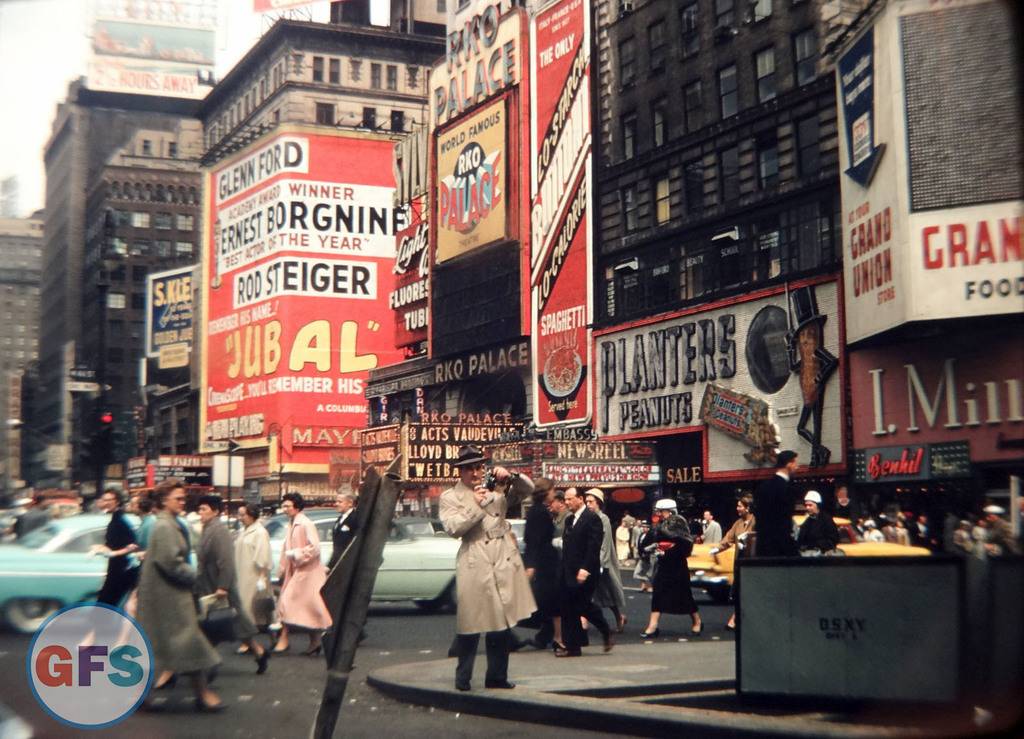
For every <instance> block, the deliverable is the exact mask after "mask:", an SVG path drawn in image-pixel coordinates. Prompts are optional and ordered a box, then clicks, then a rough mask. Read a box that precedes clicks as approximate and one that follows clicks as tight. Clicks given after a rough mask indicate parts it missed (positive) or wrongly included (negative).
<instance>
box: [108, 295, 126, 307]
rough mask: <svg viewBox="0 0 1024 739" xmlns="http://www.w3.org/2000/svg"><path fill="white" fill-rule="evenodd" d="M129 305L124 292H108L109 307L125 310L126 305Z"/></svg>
mask: <svg viewBox="0 0 1024 739" xmlns="http://www.w3.org/2000/svg"><path fill="white" fill-rule="evenodd" d="M126 305H128V303H127V301H126V300H125V297H124V293H115V292H108V293H107V308H110V309H111V310H124V307H125V306H126Z"/></svg>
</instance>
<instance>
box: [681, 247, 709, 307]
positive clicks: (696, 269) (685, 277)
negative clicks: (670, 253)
mask: <svg viewBox="0 0 1024 739" xmlns="http://www.w3.org/2000/svg"><path fill="white" fill-rule="evenodd" d="M680 264H681V267H682V269H680V270H679V295H680V296H681V297H682V299H683V300H692V299H694V298H698V297H700V296H701V295H703V294H704V293H705V292H707V290H706V288H705V280H704V255H703V254H693V255H689V256H685V255H684V256H683V258H682V259H681V260H680Z"/></svg>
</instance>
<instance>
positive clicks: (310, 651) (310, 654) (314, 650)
mask: <svg viewBox="0 0 1024 739" xmlns="http://www.w3.org/2000/svg"><path fill="white" fill-rule="evenodd" d="M323 649H324V645H323V644H317V645H316V646H315V647H310V648H309V649H307V650H306V651H305V652H303V654H304V655H306V656H307V657H315V656H317V655H318V654H320V652H322V651H323Z"/></svg>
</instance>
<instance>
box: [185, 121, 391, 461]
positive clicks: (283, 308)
mask: <svg viewBox="0 0 1024 739" xmlns="http://www.w3.org/2000/svg"><path fill="white" fill-rule="evenodd" d="M279 131H280V132H279V133H278V134H276V135H274V136H270V137H265V138H263V139H261V140H259V141H258V142H255V143H254V144H252V145H251V146H250V147H248V148H247V149H245V150H243V151H242V152H240V153H239V154H238V155H236V156H235V157H233V158H231V159H229V160H225V161H223V162H221V163H219V164H218V166H217V167H216V168H215V169H213V170H210V171H207V172H206V175H205V177H206V182H205V185H206V187H205V188H204V189H205V192H206V193H207V194H206V196H205V197H206V202H205V213H206V217H205V218H204V221H205V223H206V224H208V225H207V227H206V232H205V234H204V241H205V246H204V252H203V275H204V278H203V291H204V298H205V300H204V305H205V312H204V316H203V341H204V351H203V356H204V358H205V362H204V364H203V379H202V385H203V387H202V400H201V418H200V420H201V429H202V434H201V435H202V438H203V444H204V449H206V448H210V447H212V446H213V445H214V444H213V443H215V442H220V441H223V440H226V439H229V438H237V439H245V438H246V437H250V438H251V437H265V436H266V435H267V434H268V433H269V432H270V430H271V429H272V428H277V429H282V428H284V429H287V428H297V427H314V426H315V427H318V428H327V429H330V430H344V429H349V430H351V429H359V428H364V427H365V425H366V419H367V406H366V398H365V396H364V391H365V385H366V379H367V375H368V372H369V370H371V369H373V368H375V367H379V366H384V365H386V364H391V363H393V362H395V361H397V360H398V358H399V356H398V352H397V350H396V349H395V336H394V322H393V321H390V320H386V319H385V318H384V317H385V316H387V315H388V310H389V309H388V297H389V295H390V293H391V292H392V290H393V288H394V277H393V273H392V268H393V266H394V256H395V235H396V233H397V232H398V231H399V230H401V229H402V228H404V227H405V223H404V221H403V219H404V211H401V210H399V209H396V208H395V206H394V203H393V197H392V195H393V190H394V174H393V169H392V167H391V157H392V148H393V147H392V144H391V143H390V142H389V141H387V140H385V139H383V138H376V137H371V136H366V135H362V136H361V135H359V134H354V133H351V134H342V133H338V134H323V133H311V132H310V133H307V132H304V131H303V130H301V129H291V130H289V129H285V130H280V129H279ZM296 447H300V445H298V444H297V445H296ZM285 451H286V453H287V455H288V456H289V457H291V459H292V460H293V461H294V459H295V458H296V456H297V454H298V452H299V448H296V449H294V450H293V449H291V447H288V448H286V449H285ZM293 452H294V453H293ZM307 453H308V454H310V455H312V456H313V457H314V458H315V459H317V460H320V461H321V462H322V463H323V464H325V465H326V463H327V460H326V456H325V454H324V453H323V451H322V450H319V453H318V450H317V448H316V446H315V445H314V446H313V447H312V450H311V451H307ZM285 461H286V462H287V461H289V459H287V458H286V459H285Z"/></svg>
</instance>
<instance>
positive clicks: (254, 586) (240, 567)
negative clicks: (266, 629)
mask: <svg viewBox="0 0 1024 739" xmlns="http://www.w3.org/2000/svg"><path fill="white" fill-rule="evenodd" d="M235 569H236V571H237V573H238V597H239V600H240V601H241V607H242V610H243V611H244V613H245V615H246V616H247V617H248V618H249V620H250V621H252V622H253V623H254V624H256V625H257V626H266V625H267V624H266V623H265V622H264V623H259V622H257V620H256V618H255V616H254V614H253V609H252V603H253V600H254V599H255V598H256V595H257V593H264V594H266V593H270V592H271V590H270V535H269V534H268V533H267V530H266V529H265V528H263V524H261V523H260V522H259V521H255V522H253V523H252V524H250V525H249V526H246V527H245V529H244V530H243V531H242V532H241V533H240V534H239V535H238V538H237V539H235ZM261 583H262V585H263V587H262V590H261V588H260V584H261ZM264 621H265V620H264Z"/></svg>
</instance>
